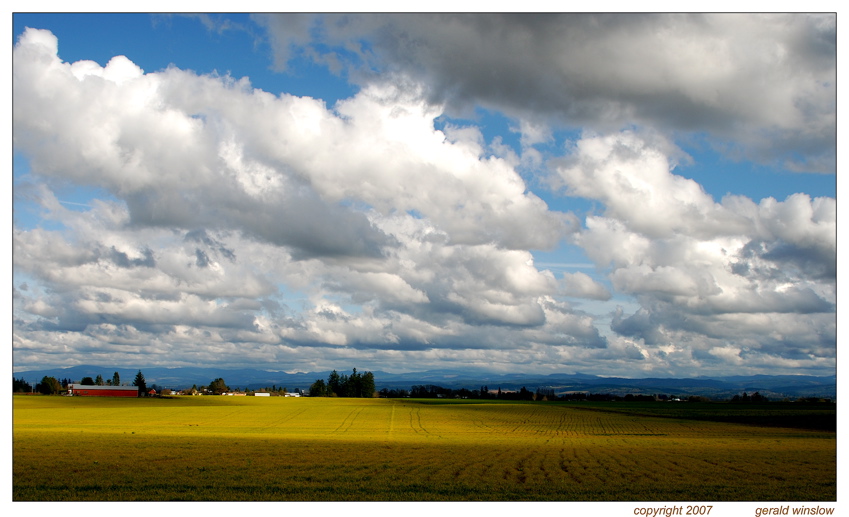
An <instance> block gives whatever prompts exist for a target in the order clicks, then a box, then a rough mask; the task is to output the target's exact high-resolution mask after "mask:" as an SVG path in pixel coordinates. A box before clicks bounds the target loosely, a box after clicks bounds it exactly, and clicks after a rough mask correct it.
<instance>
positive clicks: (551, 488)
mask: <svg viewBox="0 0 849 517" xmlns="http://www.w3.org/2000/svg"><path fill="white" fill-rule="evenodd" d="M13 400H14V402H13V500H15V501H58V500H95V501H104V500H119V501H131V500H145V501H152V500H157V501H168V500H207V501H221V500H241V501H267V500H306V501H341V500H348V501H351V500H353V501H367V500H377V501H394V500H401V501H423V500H450V501H465V500H476V501H481V500H495V501H528V500H531V501H599V500H601V501H835V500H836V466H837V460H836V435H835V433H834V432H833V431H824V430H811V429H798V428H796V429H794V428H786V427H775V426H770V427H766V426H754V425H743V424H738V423H728V422H713V421H707V420H692V419H681V418H670V416H673V415H669V414H666V415H664V416H662V417H658V416H650V415H643V414H629V413H622V412H615V411H609V410H606V411H600V410H599V408H598V407H597V406H593V405H585V406H582V405H580V404H554V403H539V402H536V403H519V402H513V403H493V402H483V401H439V402H437V401H435V400H429V401H425V400H410V399H336V398H319V399H316V398H312V399H311V398H301V399H298V398H283V397H273V398H260V397H238V398H235V397H182V398H180V397H178V398H173V399H105V398H84V397H46V396H45V397H39V396H16V397H14V399H13ZM604 407H607V408H614V409H615V407H616V406H604ZM658 407H659V406H658ZM681 407H682V408H686V407H687V405H686V404H682V405H681ZM756 410H757V409H752V411H756Z"/></svg>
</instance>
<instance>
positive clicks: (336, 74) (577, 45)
mask: <svg viewBox="0 0 849 517" xmlns="http://www.w3.org/2000/svg"><path fill="white" fill-rule="evenodd" d="M592 27H602V28H604V29H605V30H592V29H591V28H592ZM27 28H29V29H27ZM658 34H663V35H664V39H660V38H658V36H657V35H658ZM12 44H13V46H14V49H15V55H14V67H13V68H14V133H15V134H14V137H15V138H14V142H15V154H14V177H15V182H14V188H15V192H14V195H15V206H14V224H15V235H14V246H15V256H14V260H15V263H14V280H13V281H14V339H15V348H14V362H15V365H14V366H15V369H16V370H26V369H29V368H34V367H37V366H38V367H41V366H47V365H55V366H64V365H71V364H103V365H116V366H127V367H136V366H139V367H141V366H153V365H157V366H158V365H164V366H168V365H170V366H181V365H188V364H203V365H219V366H221V365H227V366H251V367H263V368H269V369H279V370H286V371H316V370H325V369H329V368H337V369H338V368H343V369H347V368H348V367H351V366H353V367H358V368H367V369H372V370H387V371H411V370H425V369H431V368H478V369H491V370H496V371H515V370H519V371H526V372H554V371H566V372H572V371H581V372H584V373H593V374H601V375H622V376H631V377H644V376H687V375H697V374H731V373H739V374H751V373H781V372H786V373H791V372H792V373H813V374H830V373H833V371H834V368H835V356H836V312H835V307H836V294H835V293H836V265H835V260H836V220H835V217H836V215H835V214H836V202H835V200H836V181H835V159H836V148H835V125H836V112H835V102H836V93H835V91H836V90H835V80H836V77H835V66H836V62H835V59H836V58H835V18H834V16H829V15H820V16H803V15H767V16H753V15H743V14H725V15H619V16H616V15H562V16H548V17H534V16H526V15H514V16H510V15H504V16H495V15H451V16H437V15H429V14H416V15H376V14H364V15H348V16H345V15H330V14H326V15H248V14H237V15H222V14H216V15H201V16H180V15H146V14H108V15H105V14H42V13H36V14H16V15H14V17H13V42H12ZM673 48H674V49H675V51H674V52H673V51H671V50H670V49H673ZM116 56H123V57H116ZM86 61H90V63H88V64H86Z"/></svg>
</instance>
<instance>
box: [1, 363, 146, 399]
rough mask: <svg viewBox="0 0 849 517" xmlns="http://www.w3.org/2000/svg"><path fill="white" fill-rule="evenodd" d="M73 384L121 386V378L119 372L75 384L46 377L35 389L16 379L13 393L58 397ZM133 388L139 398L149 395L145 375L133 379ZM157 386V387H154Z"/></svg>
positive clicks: (139, 374) (82, 380)
mask: <svg viewBox="0 0 849 517" xmlns="http://www.w3.org/2000/svg"><path fill="white" fill-rule="evenodd" d="M71 384H82V385H83V386H121V385H122V384H121V376H120V375H119V374H118V372H115V373H114V374H113V375H112V378H111V379H106V380H105V381H104V380H103V376H102V375H98V376H97V377H96V378H94V379H92V378H91V377H83V378H82V379H81V380H80V382H79V383H75V382H74V381H72V380H71V379H61V380H59V379H57V378H56V377H51V376H47V375H45V376H44V377H42V378H41V382H37V383H35V387H33V386H32V385H31V384H30V383H28V382H26V381H25V380H24V379H23V378H20V379H14V378H13V382H12V392H13V393H41V394H42V395H58V394H61V393H64V392H67V391H68V386H70V385H71ZM132 386H136V387H137V388H138V392H139V396H140V397H143V396H145V395H146V394H147V383H146V382H145V378H144V374H143V373H142V372H141V370H139V372H138V373H137V374H136V376H135V378H134V379H133V383H132ZM153 386H156V385H153ZM154 389H155V388H154Z"/></svg>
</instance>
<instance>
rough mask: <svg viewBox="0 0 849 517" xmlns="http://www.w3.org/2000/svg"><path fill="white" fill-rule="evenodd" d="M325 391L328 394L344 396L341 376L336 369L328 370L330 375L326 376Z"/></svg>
mask: <svg viewBox="0 0 849 517" xmlns="http://www.w3.org/2000/svg"><path fill="white" fill-rule="evenodd" d="M327 391H328V393H327V394H328V395H330V394H331V393H335V394H336V395H339V396H340V397H343V396H345V394H344V393H342V378H341V377H340V376H339V372H337V371H336V370H333V371H332V372H330V375H328V376H327Z"/></svg>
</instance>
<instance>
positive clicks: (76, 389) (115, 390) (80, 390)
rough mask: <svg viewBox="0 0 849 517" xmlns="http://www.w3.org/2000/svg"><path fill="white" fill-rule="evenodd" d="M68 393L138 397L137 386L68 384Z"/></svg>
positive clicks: (85, 395)
mask: <svg viewBox="0 0 849 517" xmlns="http://www.w3.org/2000/svg"><path fill="white" fill-rule="evenodd" d="M68 395H73V396H76V397H138V396H139V388H138V387H137V386H87V385H84V384H69V385H68Z"/></svg>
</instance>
